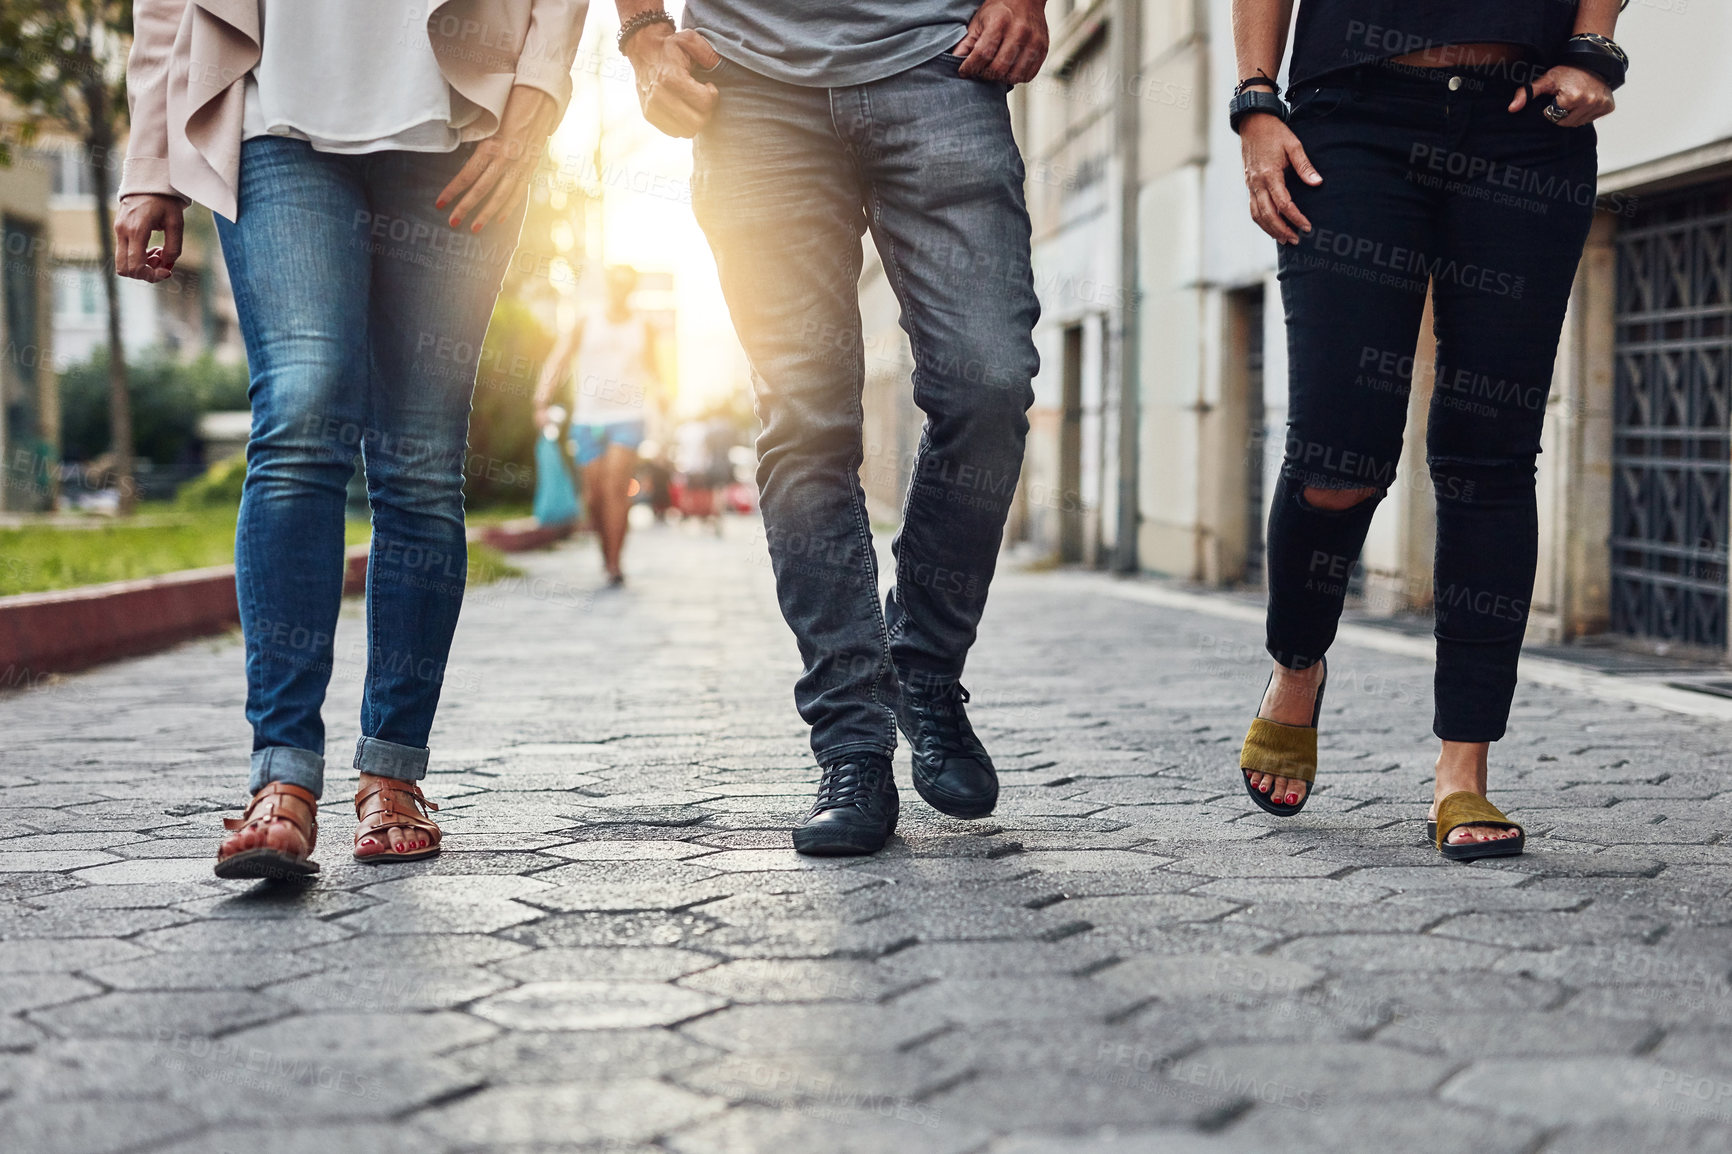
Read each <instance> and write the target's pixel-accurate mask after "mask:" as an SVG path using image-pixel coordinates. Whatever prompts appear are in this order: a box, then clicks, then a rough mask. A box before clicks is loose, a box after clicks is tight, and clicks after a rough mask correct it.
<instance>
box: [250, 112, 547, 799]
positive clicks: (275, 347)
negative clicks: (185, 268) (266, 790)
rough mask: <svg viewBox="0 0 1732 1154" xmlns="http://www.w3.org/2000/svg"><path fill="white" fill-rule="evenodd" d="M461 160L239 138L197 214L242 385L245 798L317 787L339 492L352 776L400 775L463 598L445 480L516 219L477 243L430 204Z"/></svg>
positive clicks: (421, 761)
mask: <svg viewBox="0 0 1732 1154" xmlns="http://www.w3.org/2000/svg"><path fill="white" fill-rule="evenodd" d="M470 152H471V148H469V147H467V146H466V147H464V148H460V149H458V150H457V151H455V152H451V153H417V152H375V153H367V154H361V155H334V154H330V153H321V152H315V151H314V150H313V149H312V147H311V146H310V145H308V144H307V143H306V142H304V141H298V140H291V139H286V138H277V137H261V138H257V139H253V140H249V141H247V142H246V143H245V144H244V145H243V146H242V149H241V173H240V180H241V187H240V207H239V211H238V213H237V214H236V215H237V219H236V220H235V222H234V223H232V224H231V223H230V222H228V221H226V220H223V219H222V218H220V217H219V218H218V219H217V231H218V234H219V235H220V237H221V239H222V247H223V255H224V257H225V258H226V260H227V263H228V272H229V279H230V281H231V282H233V285H234V295H235V306H236V308H237V310H238V312H239V315H240V325H241V332H242V335H243V336H244V337H245V339H246V348H247V361H248V364H249V366H250V369H251V384H250V387H249V390H248V396H249V397H250V399H251V402H252V410H253V423H252V436H251V439H250V440H249V441H248V442H247V478H246V486H245V488H244V489H243V491H242V496H241V509H240V524H239V528H238V529H237V531H236V534H235V577H236V585H237V590H238V593H239V598H240V612H241V628H242V631H243V632H244V634H245V637H246V669H247V720H248V721H249V722H251V724H252V727H253V758H252V780H251V784H250V788H251V789H252V790H253V791H255V792H256V791H257V790H258V789H259V788H260V787H262V786H263V785H265V784H266V783H267V782H272V781H281V782H288V783H290V784H293V785H298V786H301V787H303V788H305V789H308V790H311V791H312V792H313V794H314V795H315V796H317V795H318V794H319V793H320V792H321V791H322V788H323V785H324V765H325V759H324V751H325V727H324V722H323V720H322V719H321V718H320V714H319V711H320V706H321V705H322V704H323V703H324V699H325V690H326V687H327V686H328V685H329V683H330V680H331V673H332V668H333V658H334V649H333V637H334V635H335V632H336V624H337V612H338V609H339V607H340V605H341V602H342V596H343V567H344V565H343V506H344V492H345V489H346V488H347V486H348V483H349V479H350V477H351V476H353V474H354V470H355V461H356V458H357V456H358V457H359V458H360V459H361V460H362V462H363V463H364V466H365V469H366V475H367V497H368V501H369V502H370V504H371V505H372V510H373V539H372V557H371V560H370V563H369V565H368V571H367V659H366V675H365V676H366V681H365V686H364V695H363V698H362V705H361V740H360V743H359V745H358V747H357V749H356V751H355V768H357V769H359V770H361V771H362V772H365V773H373V774H378V775H380V776H383V777H395V778H401V779H404V780H418V779H419V778H421V777H424V776H425V775H426V772H427V756H428V751H427V737H428V733H429V731H430V730H431V729H432V726H433V714H434V711H435V710H436V709H437V707H438V704H439V691H440V687H441V685H442V684H443V682H444V677H445V663H446V656H447V654H448V653H449V652H450V648H451V637H452V634H453V632H454V631H455V629H456V626H457V614H458V610H459V609H460V608H461V606H462V604H463V586H464V579H465V576H466V574H467V570H468V553H467V549H466V546H465V543H464V534H463V466H464V459H465V456H466V454H467V451H468V450H467V440H468V434H469V403H470V397H471V394H472V392H473V390H474V387H475V370H476V365H477V363H478V360H479V357H480V349H481V341H482V338H483V336H485V335H486V332H487V322H488V319H489V318H490V317H491V315H492V312H493V302H494V299H495V298H496V297H497V296H498V293H499V286H500V282H501V280H502V278H503V276H504V273H505V268H506V265H507V263H508V261H509V259H510V256H511V252H512V249H513V248H514V247H515V245H516V241H517V233H518V229H519V227H520V226H521V223H522V209H521V208H519V210H518V212H517V214H516V215H515V216H514V217H513V218H512V219H510V220H507V221H503V222H500V223H497V224H494V225H491V226H489V227H488V228H487V229H486V230H485V231H484V232H483V233H481V234H480V235H479V236H477V235H474V234H472V233H470V232H469V230H468V229H467V228H461V229H454V228H452V227H451V226H450V225H449V224H448V223H446V218H447V216H448V215H449V209H448V208H447V209H446V210H443V211H442V210H439V209H436V208H434V206H433V202H434V200H435V198H436V197H437V196H438V194H439V191H440V190H441V189H442V188H443V187H444V186H445V184H446V183H447V182H448V181H449V180H450V179H451V177H452V176H453V175H455V174H456V172H457V170H458V169H459V168H460V167H461V166H462V165H463V163H464V161H465V160H467V158H468V156H469V153H470Z"/></svg>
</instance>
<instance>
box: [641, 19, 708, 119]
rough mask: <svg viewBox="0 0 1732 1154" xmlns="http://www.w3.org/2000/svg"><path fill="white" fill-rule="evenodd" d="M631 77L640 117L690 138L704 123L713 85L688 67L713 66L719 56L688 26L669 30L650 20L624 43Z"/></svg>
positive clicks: (665, 26) (663, 25)
mask: <svg viewBox="0 0 1732 1154" xmlns="http://www.w3.org/2000/svg"><path fill="white" fill-rule="evenodd" d="M625 54H626V56H627V57H628V58H630V60H631V68H632V72H633V73H635V74H636V76H637V102H638V104H639V105H640V106H641V107H642V108H643V116H644V119H645V120H647V121H649V122H650V123H651V124H653V125H655V126H656V127H657V128H659V129H661V130H662V131H663V132H665V133H667V134H668V135H669V136H696V135H697V134H698V131H699V130H700V129H702V128H703V126H704V125H705V124H707V123H709V119H710V113H712V112H714V111H715V109H716V99H717V97H718V95H719V93H718V92H717V91H716V86H715V85H714V84H704V83H701V82H700V81H698V80H697V79H696V78H695V77H693V76H692V69H693V68H714V67H715V66H716V65H717V64H719V63H721V59H722V58H721V56H720V55H719V54H717V52H716V50H715V49H714V48H711V47H710V44H709V41H707V40H705V39H704V38H703V37H702V36H699V35H698V34H697V33H696V32H694V31H692V30H691V29H689V28H688V29H686V30H685V31H683V32H675V31H674V30H673V29H672V28H670V27H668V26H667V25H666V24H651V25H650V26H649V27H647V28H645V29H643V30H642V31H641V32H636V33H633V34H632V35H631V36H630V37H629V38H628V39H627V40H626V42H625Z"/></svg>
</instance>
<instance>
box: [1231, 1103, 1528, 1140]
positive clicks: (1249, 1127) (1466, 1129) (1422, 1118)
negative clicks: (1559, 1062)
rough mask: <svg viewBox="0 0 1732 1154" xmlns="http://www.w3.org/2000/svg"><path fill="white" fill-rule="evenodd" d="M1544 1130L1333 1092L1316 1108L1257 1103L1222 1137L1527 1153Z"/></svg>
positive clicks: (1474, 1113) (1468, 1112)
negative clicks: (1352, 1099)
mask: <svg viewBox="0 0 1732 1154" xmlns="http://www.w3.org/2000/svg"><path fill="white" fill-rule="evenodd" d="M1539 1136H1540V1131H1539V1129H1538V1128H1537V1127H1535V1126H1533V1125H1531V1124H1529V1123H1526V1122H1524V1121H1522V1120H1519V1119H1514V1118H1489V1117H1487V1115H1486V1114H1485V1113H1484V1112H1483V1111H1481V1110H1478V1109H1472V1108H1464V1107H1462V1106H1459V1105H1454V1104H1450V1103H1443V1104H1439V1103H1437V1102H1435V1101H1432V1100H1428V1099H1425V1098H1405V1099H1402V1098H1391V1099H1388V1100H1386V1101H1382V1102H1367V1103H1364V1104H1362V1105H1361V1104H1352V1105H1349V1104H1348V1103H1346V1102H1343V1101H1342V1100H1340V1099H1335V1100H1332V1101H1327V1102H1325V1104H1324V1105H1323V1106H1322V1107H1321V1108H1320V1109H1317V1110H1299V1109H1290V1108H1284V1107H1280V1106H1272V1105H1266V1104H1259V1105H1257V1106H1256V1107H1254V1108H1253V1109H1252V1110H1250V1111H1249V1112H1248V1113H1246V1114H1245V1116H1244V1117H1242V1118H1240V1119H1239V1120H1238V1121H1236V1122H1235V1123H1234V1124H1233V1126H1232V1127H1231V1129H1229V1130H1228V1131H1226V1133H1224V1134H1223V1135H1222V1138H1223V1139H1226V1140H1227V1141H1228V1142H1229V1143H1231V1146H1230V1147H1229V1148H1230V1149H1236V1150H1243V1151H1267V1150H1281V1151H1303V1152H1306V1154H1310V1152H1312V1151H1316V1152H1318V1154H1322V1152H1330V1154H1333V1152H1336V1151H1352V1152H1355V1154H1357V1152H1359V1151H1365V1152H1367V1154H1371V1152H1374V1151H1376V1152H1381V1151H1395V1150H1401V1151H1407V1150H1425V1151H1436V1152H1437V1154H1526V1152H1527V1151H1531V1150H1534V1149H1535V1148H1536V1147H1538V1145H1539Z"/></svg>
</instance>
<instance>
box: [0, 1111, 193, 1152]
mask: <svg viewBox="0 0 1732 1154" xmlns="http://www.w3.org/2000/svg"><path fill="white" fill-rule="evenodd" d="M197 1128H198V1118H197V1116H196V1115H194V1114H193V1113H192V1112H191V1111H190V1110H187V1109H186V1108H185V1107H182V1106H176V1105H173V1104H171V1103H168V1102H130V1101H123V1100H118V1099H116V1100H113V1101H107V1102H56V1103H53V1104H51V1105H43V1104H40V1103H31V1104H28V1105H26V1104H22V1103H17V1102H9V1103H3V1104H0V1134H5V1135H7V1136H8V1137H7V1143H8V1145H10V1144H12V1143H17V1145H16V1146H15V1147H13V1148H14V1149H17V1150H20V1151H28V1152H29V1154H116V1152H118V1151H122V1150H133V1149H137V1148H139V1147H140V1146H141V1145H142V1144H143V1143H146V1142H163V1141H167V1140H169V1139H171V1138H174V1137H175V1136H177V1135H180V1134H185V1133H188V1132H189V1131H192V1130H196V1129H197Z"/></svg>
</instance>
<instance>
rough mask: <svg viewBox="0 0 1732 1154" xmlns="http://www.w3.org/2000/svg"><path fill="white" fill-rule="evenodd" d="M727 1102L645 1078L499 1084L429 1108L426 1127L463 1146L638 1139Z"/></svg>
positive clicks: (424, 1119)
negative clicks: (535, 1084) (617, 1080)
mask: <svg viewBox="0 0 1732 1154" xmlns="http://www.w3.org/2000/svg"><path fill="white" fill-rule="evenodd" d="M724 1106H725V1103H724V1102H722V1101H720V1100H719V1099H714V1098H706V1097H701V1096H699V1095H697V1094H693V1093H691V1092H690V1091H687V1090H682V1089H680V1088H678V1087H677V1086H670V1085H668V1084H666V1083H665V1082H657V1081H652V1080H650V1079H647V1078H638V1079H631V1080H627V1081H620V1082H602V1083H597V1084H594V1085H587V1084H570V1085H556V1086H497V1087H491V1088H489V1089H486V1090H483V1091H481V1092H480V1093H479V1094H473V1095H470V1096H469V1097H466V1098H462V1099H459V1100H458V1101H455V1102H452V1103H450V1104H448V1105H444V1106H438V1107H435V1108H433V1109H431V1110H427V1111H424V1112H423V1113H422V1114H421V1115H420V1116H419V1117H418V1118H417V1122H418V1123H419V1124H420V1126H421V1127H423V1128H425V1129H428V1130H431V1131H433V1132H435V1133H439V1134H444V1135H447V1136H449V1137H450V1138H451V1139H453V1140H454V1141H456V1142H457V1143H459V1144H462V1143H469V1144H473V1145H484V1146H492V1145H495V1144H506V1145H510V1144H528V1143H549V1144H552V1143H579V1142H588V1143H595V1144H603V1143H635V1142H648V1141H650V1140H651V1139H654V1138H655V1137H657V1136H658V1135H661V1134H665V1133H667V1132H669V1131H672V1130H678V1129H682V1128H684V1127H687V1126H690V1125H692V1124H693V1123H694V1122H698V1121H701V1120H703V1119H705V1118H708V1117H710V1116H712V1115H714V1114H717V1113H719V1112H720V1111H721V1110H722V1109H723V1108H724Z"/></svg>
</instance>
